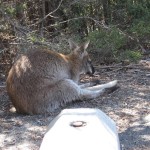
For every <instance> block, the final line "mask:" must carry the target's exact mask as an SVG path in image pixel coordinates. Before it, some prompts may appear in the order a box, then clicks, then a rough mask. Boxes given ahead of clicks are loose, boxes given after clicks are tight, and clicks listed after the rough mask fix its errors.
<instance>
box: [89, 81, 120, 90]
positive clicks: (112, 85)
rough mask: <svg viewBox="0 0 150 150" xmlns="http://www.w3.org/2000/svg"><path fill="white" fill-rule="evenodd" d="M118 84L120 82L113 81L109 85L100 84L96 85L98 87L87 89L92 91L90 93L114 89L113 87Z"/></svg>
mask: <svg viewBox="0 0 150 150" xmlns="http://www.w3.org/2000/svg"><path fill="white" fill-rule="evenodd" d="M117 82H118V81H117V80H114V81H111V82H108V83H105V84H100V85H96V86H92V87H87V88H86V89H87V90H90V91H96V90H101V89H107V88H112V87H114V86H116V85H117Z"/></svg>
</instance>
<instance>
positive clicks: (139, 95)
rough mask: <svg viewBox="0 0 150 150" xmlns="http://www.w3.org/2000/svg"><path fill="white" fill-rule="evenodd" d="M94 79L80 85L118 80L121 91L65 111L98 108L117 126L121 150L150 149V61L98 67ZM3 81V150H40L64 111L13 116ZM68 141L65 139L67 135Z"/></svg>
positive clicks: (0, 92) (0, 80) (0, 84)
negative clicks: (46, 133)
mask: <svg viewBox="0 0 150 150" xmlns="http://www.w3.org/2000/svg"><path fill="white" fill-rule="evenodd" d="M96 70H97V72H96V74H95V76H94V77H88V76H85V77H82V79H81V81H84V82H86V81H89V80H91V81H92V80H100V83H105V82H108V81H111V80H115V79H117V80H118V85H119V87H120V88H119V89H117V90H116V91H115V92H113V93H111V94H109V95H106V96H103V97H99V98H97V99H93V100H90V101H79V102H75V103H72V104H68V105H67V106H66V107H65V108H80V107H83V108H87V107H89V108H99V109H101V110H102V111H104V112H105V113H106V114H107V115H109V116H110V117H111V118H112V119H113V120H114V121H115V122H116V125H117V129H118V133H119V138H120V144H121V149H122V150H148V149H150V61H146V62H145V61H142V62H141V63H140V64H129V65H127V66H122V64H118V65H112V66H96ZM11 107H12V105H11V103H10V102H9V98H8V95H7V92H6V89H5V78H4V77H3V75H1V77H0V150H8V149H10V150H18V149H21V150H23V149H24V150H38V149H39V147H40V144H41V142H42V138H43V136H44V133H45V131H46V127H47V125H48V124H49V123H50V121H51V120H52V119H53V118H54V117H55V116H56V115H57V114H58V113H59V112H60V111H61V109H63V108H61V109H59V110H56V111H55V112H54V113H53V114H51V115H45V116H42V115H36V116H29V115H20V114H16V113H14V112H13V111H12V110H10V108H11ZM64 138H65V135H64Z"/></svg>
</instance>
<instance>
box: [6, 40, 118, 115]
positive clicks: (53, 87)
mask: <svg viewBox="0 0 150 150" xmlns="http://www.w3.org/2000/svg"><path fill="white" fill-rule="evenodd" d="M69 45H70V49H71V50H72V51H71V53H70V54H68V55H63V54H61V53H57V52H55V51H50V50H47V49H38V48H37V49H33V50H27V52H26V53H25V54H23V55H21V56H20V57H19V58H18V59H17V61H16V62H15V63H14V65H13V66H12V68H11V69H10V71H9V74H8V77H7V81H6V82H7V91H8V94H9V97H10V99H11V101H12V103H13V105H14V106H15V108H16V111H17V112H18V113H25V114H44V113H50V112H52V111H54V110H55V109H56V108H59V107H61V106H64V105H65V104H66V103H68V102H73V101H76V100H83V99H86V100H88V99H93V98H96V97H98V96H100V95H101V94H103V93H104V92H105V89H106V88H111V87H114V86H115V85H116V84H117V81H116V80H115V81H112V82H109V83H106V84H103V85H97V86H92V87H89V86H90V84H84V85H79V84H78V82H79V77H80V74H83V73H88V74H93V73H94V67H93V66H92V63H91V60H90V58H89V55H88V52H87V51H86V49H87V47H88V45H89V41H87V42H85V43H83V44H81V45H77V44H75V43H74V42H72V41H71V40H70V41H69Z"/></svg>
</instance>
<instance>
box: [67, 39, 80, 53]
mask: <svg viewBox="0 0 150 150" xmlns="http://www.w3.org/2000/svg"><path fill="white" fill-rule="evenodd" d="M68 42H69V46H70V49H71V50H75V49H76V48H77V47H78V45H77V44H76V43H75V42H73V41H72V40H71V39H69V40H68Z"/></svg>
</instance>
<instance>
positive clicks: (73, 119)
mask: <svg viewBox="0 0 150 150" xmlns="http://www.w3.org/2000/svg"><path fill="white" fill-rule="evenodd" d="M61 149H62V150H120V144H119V138H118V133H117V130H116V125H115V123H114V121H113V120H112V119H110V118H109V117H108V116H107V115H106V114H105V113H103V112H102V111H100V110H99V109H90V108H78V109H65V110H63V111H62V112H61V113H60V114H59V115H58V116H57V117H56V118H55V119H54V120H53V121H52V122H51V123H50V125H49V126H48V130H47V132H46V134H45V136H44V138H43V141H42V144H41V147H40V150H61Z"/></svg>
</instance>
